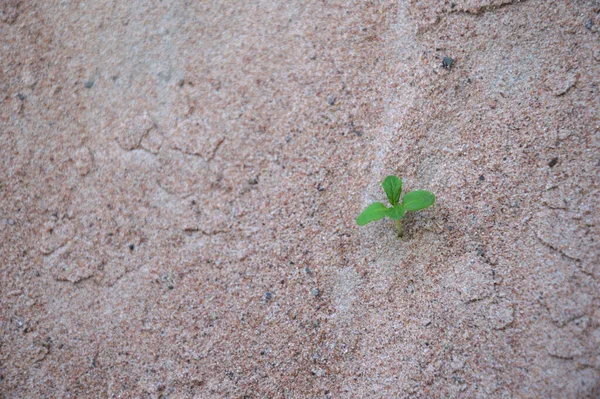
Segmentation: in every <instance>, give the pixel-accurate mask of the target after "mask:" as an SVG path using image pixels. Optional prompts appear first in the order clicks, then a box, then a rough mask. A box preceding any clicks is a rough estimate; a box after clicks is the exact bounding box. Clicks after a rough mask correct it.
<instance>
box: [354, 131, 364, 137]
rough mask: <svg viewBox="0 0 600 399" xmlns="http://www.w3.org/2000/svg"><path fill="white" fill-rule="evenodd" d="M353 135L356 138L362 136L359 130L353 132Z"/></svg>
mask: <svg viewBox="0 0 600 399" xmlns="http://www.w3.org/2000/svg"><path fill="white" fill-rule="evenodd" d="M354 134H356V135H357V136H358V137H361V136H362V132H361V131H360V130H355V131H354Z"/></svg>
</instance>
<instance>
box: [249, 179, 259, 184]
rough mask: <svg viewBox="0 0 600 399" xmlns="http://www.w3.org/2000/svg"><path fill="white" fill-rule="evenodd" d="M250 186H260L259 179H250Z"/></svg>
mask: <svg viewBox="0 0 600 399" xmlns="http://www.w3.org/2000/svg"><path fill="white" fill-rule="evenodd" d="M248 184H250V185H251V186H255V185H257V184H258V179H257V178H254V179H249V180H248Z"/></svg>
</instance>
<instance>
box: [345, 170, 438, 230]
mask: <svg viewBox="0 0 600 399" xmlns="http://www.w3.org/2000/svg"><path fill="white" fill-rule="evenodd" d="M381 185H382V186H383V189H384V190H385V193H386V194H387V197H388V200H389V201H390V204H391V205H392V207H391V208H388V207H387V206H385V205H383V204H382V203H381V202H375V203H373V204H371V205H369V206H368V207H367V208H366V209H365V210H364V211H363V212H362V213H361V214H360V215H358V218H357V219H356V223H357V224H358V225H359V226H364V225H365V224H367V223H370V222H374V221H376V220H380V219H383V218H384V217H386V216H387V217H389V218H390V219H392V220H395V221H396V229H397V231H398V237H402V217H403V216H404V214H405V213H406V212H407V211H419V210H421V209H425V208H428V207H430V206H431V205H433V203H434V202H435V195H433V193H430V192H429V191H426V190H417V191H411V192H410V193H406V194H404V197H402V202H400V193H401V192H402V180H400V179H399V178H398V177H396V176H388V177H386V178H385V180H384V181H383V183H381Z"/></svg>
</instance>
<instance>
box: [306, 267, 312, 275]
mask: <svg viewBox="0 0 600 399" xmlns="http://www.w3.org/2000/svg"><path fill="white" fill-rule="evenodd" d="M304 271H305V272H306V274H308V275H309V276H312V271H311V270H310V269H309V268H308V266H304Z"/></svg>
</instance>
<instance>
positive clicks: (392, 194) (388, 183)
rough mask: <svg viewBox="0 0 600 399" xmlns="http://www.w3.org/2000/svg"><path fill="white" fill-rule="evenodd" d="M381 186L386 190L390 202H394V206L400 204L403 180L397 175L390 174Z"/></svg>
mask: <svg viewBox="0 0 600 399" xmlns="http://www.w3.org/2000/svg"><path fill="white" fill-rule="evenodd" d="M381 186H382V187H383V189H384V190H385V193H386V194H387V197H388V200H389V201H390V204H392V206H396V205H398V201H400V193H401V192H402V180H400V179H399V178H398V177H396V176H388V177H386V178H385V180H384V181H383V183H381Z"/></svg>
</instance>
